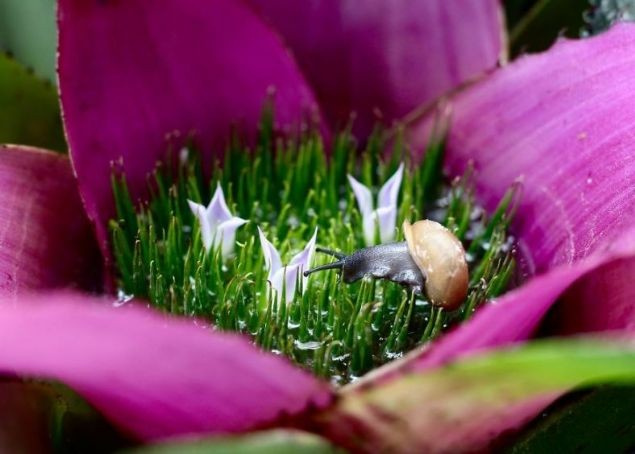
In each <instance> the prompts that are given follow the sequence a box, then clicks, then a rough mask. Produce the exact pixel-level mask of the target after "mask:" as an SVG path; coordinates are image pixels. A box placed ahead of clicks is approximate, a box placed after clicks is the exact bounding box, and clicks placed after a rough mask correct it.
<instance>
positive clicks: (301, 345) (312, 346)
mask: <svg viewBox="0 0 635 454" xmlns="http://www.w3.org/2000/svg"><path fill="white" fill-rule="evenodd" d="M293 345H295V347H296V348H297V349H298V350H303V351H304V350H317V349H318V348H320V347H321V346H322V342H317V341H308V342H300V341H299V340H296V341H295V342H294V343H293Z"/></svg>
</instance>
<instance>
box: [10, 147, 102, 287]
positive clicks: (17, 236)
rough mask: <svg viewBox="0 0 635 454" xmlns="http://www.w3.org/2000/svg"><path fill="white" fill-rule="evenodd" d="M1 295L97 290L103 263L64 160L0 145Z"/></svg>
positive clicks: (25, 149) (66, 162) (44, 152)
mask: <svg viewBox="0 0 635 454" xmlns="http://www.w3.org/2000/svg"><path fill="white" fill-rule="evenodd" d="M0 219H2V222H1V223H0V293H2V292H8V293H11V294H15V293H17V292H18V291H21V290H25V289H49V288H60V287H67V286H78V287H81V288H86V289H98V288H99V286H100V281H101V266H100V264H101V258H100V255H99V250H98V249H97V244H96V242H95V238H94V234H93V229H92V227H91V225H90V223H89V222H88V219H86V217H85V215H84V212H83V209H82V204H81V201H80V198H79V194H78V193H77V187H76V183H75V179H74V178H73V173H72V169H71V166H70V163H69V161H68V158H67V157H66V156H62V155H60V154H57V153H52V152H49V151H46V150H40V149H36V148H30V147H24V146H6V145H5V146H0Z"/></svg>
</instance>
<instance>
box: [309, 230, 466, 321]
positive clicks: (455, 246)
mask: <svg viewBox="0 0 635 454" xmlns="http://www.w3.org/2000/svg"><path fill="white" fill-rule="evenodd" d="M403 230H404V236H405V237H406V241H402V242H399V243H390V244H380V245H377V246H371V247H367V248H363V249H360V250H358V251H355V252H353V253H352V254H350V255H346V254H342V253H340V252H336V251H332V250H330V249H324V248H320V247H318V248H316V250H317V251H318V252H322V253H325V254H329V255H332V256H333V257H336V258H337V259H338V260H337V261H336V262H333V263H327V264H326V265H321V266H317V267H315V268H313V269H310V270H308V271H305V272H304V275H305V276H308V275H309V274H311V273H314V272H316V271H322V270H329V269H339V270H341V272H342V280H343V281H344V282H346V283H351V282H355V281H357V280H359V279H361V278H363V277H364V276H372V277H375V278H379V279H388V280H390V281H393V282H396V283H398V284H401V285H403V286H405V287H406V288H408V289H409V290H410V291H412V292H414V293H415V294H417V295H423V291H424V289H425V294H426V295H427V297H428V299H429V300H430V302H431V304H433V305H435V306H439V307H443V308H444V309H447V310H454V309H456V308H458V307H459V306H460V305H461V303H462V302H463V301H464V300H465V296H466V295H467V285H468V270H467V262H466V260H465V250H464V249H463V245H462V244H461V242H460V241H459V239H458V238H457V237H456V236H455V235H454V234H453V233H452V232H450V231H449V230H448V229H446V228H445V227H444V226H442V225H441V224H439V223H438V222H434V221H430V220H427V219H426V220H422V221H417V222H415V223H414V224H410V223H409V222H408V221H405V222H404V223H403Z"/></svg>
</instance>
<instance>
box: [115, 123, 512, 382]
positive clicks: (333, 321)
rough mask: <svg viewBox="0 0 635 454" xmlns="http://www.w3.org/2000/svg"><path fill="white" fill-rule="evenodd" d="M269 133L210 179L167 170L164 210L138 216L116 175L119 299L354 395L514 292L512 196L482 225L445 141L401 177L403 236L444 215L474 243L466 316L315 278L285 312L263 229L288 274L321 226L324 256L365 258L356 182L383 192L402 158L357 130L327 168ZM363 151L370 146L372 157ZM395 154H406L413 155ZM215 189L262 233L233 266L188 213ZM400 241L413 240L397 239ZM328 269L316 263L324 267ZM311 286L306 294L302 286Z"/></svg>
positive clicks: (200, 171) (368, 287) (158, 177)
mask: <svg viewBox="0 0 635 454" xmlns="http://www.w3.org/2000/svg"><path fill="white" fill-rule="evenodd" d="M262 121H263V124H262V127H261V132H262V137H261V138H260V140H259V141H258V142H257V143H256V149H255V150H249V149H247V148H246V147H245V146H244V145H242V142H241V141H240V140H238V139H237V138H235V139H234V140H233V141H231V145H230V146H229V147H228V149H227V152H226V155H225V159H224V167H220V166H218V165H216V166H214V167H213V168H212V169H208V168H203V167H202V164H201V162H202V160H201V159H200V157H199V155H198V152H197V151H196V150H195V149H193V148H191V147H190V148H189V149H188V153H187V156H188V160H187V161H186V162H185V163H182V164H181V165H182V167H181V168H179V169H176V170H177V171H171V170H170V169H168V168H166V166H159V167H158V168H157V170H156V172H155V174H154V179H153V181H152V184H151V191H152V194H153V199H152V200H151V201H149V203H147V204H146V205H144V206H135V204H134V203H133V201H132V199H131V198H130V195H129V193H128V191H127V189H126V181H125V178H122V177H121V176H119V175H116V176H113V194H114V198H115V203H116V206H117V208H118V214H117V219H116V220H113V221H111V232H112V239H113V241H112V245H113V249H114V254H113V255H114V257H115V260H116V263H117V269H118V271H119V286H120V288H121V290H122V294H125V295H134V296H138V297H142V298H146V299H148V300H149V301H150V302H151V303H152V304H153V305H155V306H156V307H157V308H159V309H160V310H164V311H168V312H174V313H176V314H179V315H185V316H196V317H199V318H203V319H207V320H210V321H211V322H213V323H214V324H215V325H216V326H217V327H218V328H219V329H221V330H228V331H238V332H242V333H244V334H246V335H248V336H250V337H251V338H252V339H253V341H254V342H255V343H256V344H258V345H259V346H261V347H262V348H264V349H268V350H274V351H276V352H279V353H280V354H284V355H286V356H288V357H289V358H290V359H291V360H292V361H295V362H297V363H298V364H300V365H302V366H304V367H305V368H306V369H307V370H311V371H313V372H314V373H315V374H317V375H320V376H324V377H327V378H329V379H330V380H331V381H332V382H333V383H335V384H344V383H347V382H349V381H351V380H352V379H354V378H355V377H357V376H360V375H362V374H364V373H366V372H368V371H369V370H370V369H372V368H375V367H377V366H379V365H381V364H383V363H385V362H386V361H389V360H391V359H393V358H395V357H399V356H402V355H403V354H404V353H405V352H406V351H407V350H409V349H411V348H413V347H415V346H417V345H420V344H421V343H425V342H429V341H430V340H431V339H433V338H435V337H436V336H438V335H440V334H441V333H442V332H443V331H444V330H446V329H448V328H450V327H451V326H452V325H453V324H455V323H459V322H460V321H462V320H463V319H465V318H468V317H470V316H471V314H472V313H473V311H474V309H476V308H478V306H479V305H481V304H483V303H484V302H485V301H486V299H487V298H491V297H493V296H496V295H499V294H500V293H502V292H503V291H505V289H506V288H507V285H508V282H510V281H511V280H512V279H511V277H512V273H513V270H514V263H515V259H514V256H513V254H512V253H511V252H510V248H509V245H508V244H507V243H508V236H507V227H508V225H509V222H510V216H511V213H512V210H511V207H512V206H513V204H514V200H515V197H514V196H513V194H508V195H507V196H506V197H505V198H504V199H503V200H502V201H501V204H500V206H499V209H498V210H496V212H495V213H493V214H492V216H491V217H490V216H487V215H482V216H475V215H474V213H479V210H481V208H480V207H479V206H478V205H477V201H476V200H475V199H474V196H473V192H472V184H473V182H474V179H476V178H478V175H475V174H471V173H470V174H469V175H466V176H464V177H463V178H460V179H458V180H455V183H454V184H453V185H450V184H448V182H447V179H445V178H443V175H442V173H441V163H442V162H443V140H442V138H440V137H437V136H435V138H434V140H433V142H431V144H430V146H429V147H428V154H427V157H426V158H425V159H424V160H423V161H421V162H419V163H416V164H413V163H411V166H410V168H409V169H408V170H407V171H406V172H405V173H404V180H403V182H402V186H401V192H400V198H399V204H398V213H397V219H398V225H397V228H398V229H399V230H400V227H399V226H400V225H401V222H402V221H403V220H404V219H409V220H415V219H418V218H422V217H434V218H435V219H436V220H440V221H442V222H445V223H446V225H448V226H449V227H450V228H451V229H453V230H454V231H455V232H456V233H457V235H458V236H459V237H461V238H463V239H464V245H465V247H466V250H469V251H470V269H471V273H472V276H473V277H474V279H472V284H471V286H470V292H469V295H468V297H467V301H466V304H465V305H464V306H463V308H461V309H460V310H458V311H455V312H454V313H447V312H445V311H441V310H438V309H434V308H432V307H431V306H430V304H428V302H427V301H426V300H425V299H421V298H416V297H415V296H414V295H409V294H408V293H406V292H405V291H404V289H403V288H401V287H399V286H398V285H396V284H394V283H392V282H388V281H373V280H370V279H363V280H361V281H358V282H356V283H354V284H350V285H349V284H345V283H343V282H342V281H341V280H340V279H339V274H338V272H337V271H335V270H333V271H323V272H321V273H315V274H314V275H311V277H310V278H309V280H308V281H307V283H306V290H305V292H304V294H303V295H301V294H300V293H299V292H297V293H296V294H295V295H294V299H293V301H292V302H291V303H290V304H289V305H288V306H287V305H286V304H285V303H284V300H281V299H280V298H275V294H274V292H273V291H272V289H271V286H270V284H269V282H268V281H267V277H268V273H267V270H266V269H265V267H264V258H263V253H262V248H261V245H260V242H259V239H258V238H259V237H258V232H257V228H256V227H257V226H260V227H261V229H263V231H264V232H265V233H266V235H267V237H268V238H269V239H270V240H272V241H273V243H274V244H275V245H277V246H278V248H279V251H280V253H281V255H282V262H283V263H288V261H289V260H290V259H291V257H292V256H293V255H294V254H296V253H297V252H299V251H300V250H302V249H303V248H304V246H305V244H306V242H307V241H308V240H309V238H310V236H311V235H312V233H313V231H314V229H315V227H316V226H317V227H318V245H319V246H321V247H323V248H327V249H330V250H333V251H340V252H342V253H345V254H348V253H351V252H352V251H354V250H356V249H359V248H361V247H364V238H363V233H362V228H361V223H362V217H361V216H360V213H359V212H358V207H357V202H356V200H355V197H354V196H353V194H352V191H351V189H350V187H349V185H348V181H347V178H346V175H347V173H352V174H353V175H354V176H356V177H357V178H359V179H360V180H361V181H364V182H365V183H368V184H371V183H372V189H373V191H375V193H376V192H377V190H378V188H379V186H380V185H381V184H382V183H383V182H385V181H386V179H387V178H388V177H390V175H392V173H394V171H395V168H396V167H397V166H398V164H399V162H400V160H401V158H400V157H398V158H395V157H393V158H389V159H387V160H386V161H385V162H384V161H382V160H381V156H382V154H381V153H380V152H381V151H382V150H384V149H385V144H384V143H382V142H381V135H380V134H379V131H380V130H379V129H378V130H377V132H376V133H375V134H374V135H373V137H372V138H371V139H370V140H368V141H357V140H356V139H354V138H353V137H352V136H351V134H350V128H349V129H347V130H345V131H343V132H341V133H340V134H338V135H337V136H336V137H335V138H334V139H333V141H332V145H331V147H332V148H331V150H329V153H328V156H329V159H326V158H325V157H324V151H323V148H324V144H323V143H322V141H321V139H320V138H319V135H318V134H317V132H316V131H315V130H311V131H308V132H304V133H302V134H301V135H299V136H296V137H286V138H283V137H280V136H279V135H278V133H277V132H276V131H274V129H273V127H274V126H273V125H275V121H274V120H273V113H272V112H269V111H266V112H265V113H264V114H263V120H262ZM359 143H365V144H366V145H365V151H362V150H360V149H359V147H358V144H359ZM395 147H397V150H396V153H399V155H400V156H401V154H402V153H403V149H404V146H403V144H402V143H401V142H400V141H397V143H396V144H395ZM205 175H209V177H205ZM217 182H220V183H221V185H222V187H223V190H224V193H225V198H226V201H227V203H228V206H229V207H230V209H231V211H232V212H233V213H236V214H237V215H239V216H241V217H243V218H246V219H249V220H250V221H251V222H249V223H248V224H246V225H245V226H243V227H241V228H240V229H239V230H238V231H237V236H236V246H235V254H234V258H233V259H230V260H225V261H223V260H222V257H221V255H220V251H219V250H212V251H211V252H207V251H205V249H204V248H203V245H202V242H201V238H200V229H199V226H198V225H195V218H194V216H193V215H192V213H191V212H190V209H189V206H188V204H187V200H188V199H189V200H193V201H196V202H200V203H204V204H206V203H208V202H209V199H210V197H211V194H212V193H213V191H214V190H215V187H216V184H217ZM433 195H434V196H433ZM481 212H482V210H481ZM420 213H424V215H423V216H421V215H420ZM397 238H398V239H400V240H401V239H403V235H402V233H401V232H400V231H399V232H398V235H397ZM331 260H332V257H330V256H328V255H324V254H319V253H317V254H314V260H313V266H317V265H321V264H326V263H330V261H331ZM303 285H304V282H303V281H299V282H298V288H300V287H302V286H303ZM285 291H286V290H285Z"/></svg>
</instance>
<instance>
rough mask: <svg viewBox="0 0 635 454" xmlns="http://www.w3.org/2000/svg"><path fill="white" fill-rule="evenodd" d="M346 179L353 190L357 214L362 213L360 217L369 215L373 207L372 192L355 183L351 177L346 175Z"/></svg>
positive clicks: (357, 182)
mask: <svg viewBox="0 0 635 454" xmlns="http://www.w3.org/2000/svg"><path fill="white" fill-rule="evenodd" d="M347 177H348V182H349V183H350V185H351V188H353V194H355V199H356V200H357V206H358V207H359V212H360V213H362V217H366V216H368V215H370V213H372V211H373V207H374V204H373V194H372V192H370V189H368V188H367V187H366V186H365V185H363V184H362V183H360V182H359V181H357V180H356V179H355V178H354V177H353V176H351V175H347Z"/></svg>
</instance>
